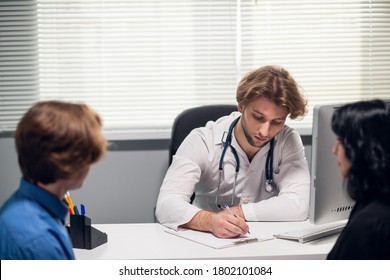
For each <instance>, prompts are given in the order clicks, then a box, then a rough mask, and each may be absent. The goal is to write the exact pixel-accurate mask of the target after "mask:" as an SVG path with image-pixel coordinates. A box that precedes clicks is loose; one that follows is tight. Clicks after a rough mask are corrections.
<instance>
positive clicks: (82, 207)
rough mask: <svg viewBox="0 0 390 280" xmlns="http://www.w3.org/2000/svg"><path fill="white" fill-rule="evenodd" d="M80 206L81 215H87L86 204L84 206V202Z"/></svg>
mask: <svg viewBox="0 0 390 280" xmlns="http://www.w3.org/2000/svg"><path fill="white" fill-rule="evenodd" d="M80 208H81V215H82V216H85V206H84V204H80Z"/></svg>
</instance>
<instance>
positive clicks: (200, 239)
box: [166, 229, 274, 249]
mask: <svg viewBox="0 0 390 280" xmlns="http://www.w3.org/2000/svg"><path fill="white" fill-rule="evenodd" d="M166 232H168V233H170V234H173V235H176V236H179V237H182V238H185V239H188V240H191V241H194V242H197V243H199V244H203V245H206V246H208V247H211V248H215V249H222V248H229V247H234V246H237V245H243V244H248V243H255V242H260V241H266V240H271V239H274V237H273V236H271V235H270V236H265V235H264V236H255V235H251V234H246V235H244V236H240V237H236V238H218V237H216V236H214V235H213V234H212V233H209V232H203V231H196V230H191V229H179V230H177V231H175V230H172V229H167V230H166Z"/></svg>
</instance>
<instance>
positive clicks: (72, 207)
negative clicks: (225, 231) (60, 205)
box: [65, 192, 75, 215]
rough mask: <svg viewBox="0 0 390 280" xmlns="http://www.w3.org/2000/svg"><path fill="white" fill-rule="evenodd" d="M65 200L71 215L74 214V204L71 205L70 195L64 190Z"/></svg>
mask: <svg viewBox="0 0 390 280" xmlns="http://www.w3.org/2000/svg"><path fill="white" fill-rule="evenodd" d="M65 200H66V202H68V207H69V209H70V211H71V213H72V215H74V214H75V213H74V205H73V202H72V198H71V197H70V194H69V192H66V194H65Z"/></svg>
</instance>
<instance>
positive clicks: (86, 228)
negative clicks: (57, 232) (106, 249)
mask: <svg viewBox="0 0 390 280" xmlns="http://www.w3.org/2000/svg"><path fill="white" fill-rule="evenodd" d="M69 235H70V239H71V240H72V245H73V248H79V249H93V248H95V247H97V246H100V245H102V244H104V243H106V242H107V234H106V233H105V232H101V231H100V230H97V229H96V228H94V227H92V226H91V219H90V218H88V217H87V216H83V215H70V227H69Z"/></svg>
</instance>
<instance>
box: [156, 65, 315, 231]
mask: <svg viewBox="0 0 390 280" xmlns="http://www.w3.org/2000/svg"><path fill="white" fill-rule="evenodd" d="M236 100H237V103H238V112H233V113H232V114H230V115H229V116H226V117H222V118H220V119H219V120H217V121H216V122H212V121H210V122H208V123H207V124H206V126H205V127H201V128H197V129H194V130H193V131H192V132H191V133H190V134H189V135H188V136H187V138H186V139H185V140H184V141H183V143H182V144H181V146H180V147H179V149H178V151H177V152H176V155H175V156H174V158H173V162H172V164H171V166H170V167H169V169H168V171H167V174H166V176H165V178H164V181H163V183H162V186H161V189H160V194H159V197H158V200H157V207H156V218H157V219H158V221H159V222H160V223H161V224H163V225H165V226H167V227H169V228H172V229H178V227H183V228H190V229H194V230H199V231H206V232H211V233H213V234H214V235H215V236H217V237H220V238H230V237H235V236H238V235H240V234H246V233H247V232H248V231H249V227H248V224H247V223H246V221H299V220H305V219H306V218H307V216H308V208H309V183H310V175H309V168H308V164H307V161H306V158H305V154H304V147H303V144H302V140H301V138H300V135H299V134H298V132H297V131H296V130H295V129H294V128H291V127H288V126H287V125H285V121H286V118H287V117H290V118H291V119H296V118H298V117H302V116H304V115H305V113H306V112H307V107H306V106H307V102H306V100H305V99H304V97H303V96H302V94H301V93H300V90H299V87H298V85H297V83H296V82H295V80H294V79H293V78H292V77H291V75H290V74H289V73H288V71H286V70H285V69H283V68H281V67H278V66H264V67H261V68H259V69H257V70H255V71H253V72H251V73H248V74H247V75H246V76H245V77H244V78H243V79H242V80H241V81H240V83H239V85H238V88H237V95H236ZM193 193H195V199H194V201H193V203H192V204H191V203H190V198H191V196H192V194H193Z"/></svg>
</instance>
